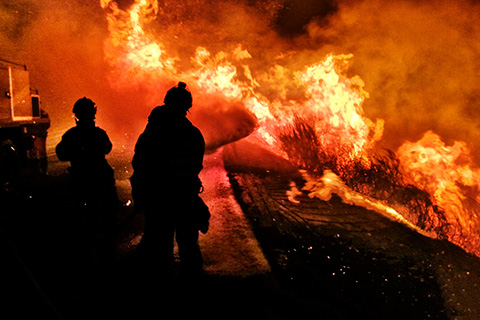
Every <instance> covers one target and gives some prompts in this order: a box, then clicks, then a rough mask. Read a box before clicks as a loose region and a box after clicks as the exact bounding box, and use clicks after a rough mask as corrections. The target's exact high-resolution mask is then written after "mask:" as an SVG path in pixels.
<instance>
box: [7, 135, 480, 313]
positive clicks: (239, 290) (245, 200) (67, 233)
mask: <svg viewBox="0 0 480 320" xmlns="http://www.w3.org/2000/svg"><path fill="white" fill-rule="evenodd" d="M223 156H224V162H225V168H226V169H227V172H228V173H229V179H230V183H231V185H232V188H233V190H234V192H235V195H236V198H237V201H238V202H239V204H240V205H241V207H242V209H243V212H244V214H245V216H246V217H247V219H248V221H249V222H250V223H251V226H252V229H253V231H254V233H255V236H256V238H257V240H258V242H259V244H260V246H261V249H262V251H263V253H264V255H265V257H266V258H267V260H268V263H269V264H270V267H271V272H267V273H262V274H258V275H252V276H244V275H238V276H236V275H234V274H233V275H219V274H205V275H204V276H203V277H201V278H200V279H195V280H192V279H188V278H185V277H182V275H180V274H178V272H175V273H173V274H170V273H155V274H149V273H146V272H145V269H144V268H143V267H142V264H141V263H140V259H139V258H138V257H137V256H136V255H135V252H133V253H132V252H129V253H125V252H121V250H119V249H118V247H119V245H118V244H119V243H121V242H122V241H123V240H124V239H125V238H128V237H130V238H131V237H133V236H134V234H133V235H132V234H125V233H122V232H120V233H118V234H117V237H118V239H117V250H118V252H117V255H116V259H115V260H114V261H113V263H111V264H108V265H106V266H103V267H98V266H97V267H92V266H91V265H88V264H87V265H85V264H83V263H82V262H84V261H82V260H81V259H80V258H79V257H78V254H77V253H76V251H75V250H72V248H74V247H73V246H72V243H74V242H78V239H75V235H74V234H73V233H72V232H71V230H69V229H68V228H65V226H66V225H69V223H71V221H68V218H67V217H68V216H67V215H66V214H65V213H66V212H69V210H70V203H69V198H68V192H67V189H66V188H65V183H66V181H65V179H64V176H61V175H60V176H56V175H49V176H28V178H27V179H25V180H23V182H22V183H21V184H20V185H19V188H18V189H16V191H15V192H8V193H7V192H4V193H2V198H1V201H2V210H1V213H0V231H1V233H0V254H1V256H2V272H1V273H0V281H1V283H0V288H1V290H2V294H3V295H2V296H3V298H2V299H3V300H2V301H1V302H0V305H1V308H0V312H1V316H0V318H1V319H37V318H40V317H42V319H109V318H111V319H115V318H116V319H157V318H163V317H167V316H170V315H171V312H172V311H173V312H174V315H175V316H180V318H181V316H182V315H185V317H186V316H187V315H188V316H189V317H191V313H192V312H193V313H196V314H198V315H200V316H204V317H205V318H210V319H212V318H222V319H243V318H248V319H310V318H315V319H479V318H480V303H479V302H478V297H479V294H480V289H479V285H480V260H479V259H478V258H477V257H474V256H472V255H469V254H467V253H465V252H464V251H463V250H461V249H459V248H458V247H456V246H454V245H452V244H450V243H448V242H446V241H438V240H433V239H429V238H425V237H423V236H421V235H419V234H417V233H415V232H414V231H411V230H410V229H408V228H406V227H404V226H402V225H400V224H398V223H395V222H391V221H389V220H388V219H386V218H384V217H382V216H380V215H379V214H376V213H374V212H371V211H368V210H365V209H363V208H358V207H353V206H349V205H345V204H343V203H341V201H340V200H339V199H338V198H334V199H332V200H331V201H329V202H323V201H320V200H315V199H310V198H308V197H307V196H306V195H302V196H301V197H300V198H299V200H301V203H300V204H295V203H292V202H290V201H288V200H287V197H286V195H285V192H286V190H288V189H289V183H290V181H291V180H292V179H298V176H297V174H296V172H295V171H294V170H293V171H292V170H291V168H290V167H289V166H288V164H285V163H284V162H283V161H282V160H281V159H277V158H276V157H274V156H272V155H270V154H268V153H266V152H264V151H263V150H260V149H258V148H253V147H252V146H251V145H248V143H238V144H236V145H233V146H229V147H225V149H224V151H223ZM255 159H256V160H255ZM131 210H132V208H131V207H126V206H123V207H122V215H123V217H125V216H127V215H128V214H130V213H131V212H132V211H131ZM138 219H139V218H137V220H138ZM131 223H132V222H131ZM133 223H138V221H137V222H133ZM80 242H81V241H80ZM220 245H221V244H220ZM133 251H134V250H133Z"/></svg>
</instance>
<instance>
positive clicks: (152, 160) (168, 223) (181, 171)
mask: <svg viewBox="0 0 480 320" xmlns="http://www.w3.org/2000/svg"><path fill="white" fill-rule="evenodd" d="M191 107H192V95H191V93H190V92H189V91H188V90H187V89H186V84H185V83H183V82H179V83H178V85H177V86H175V87H173V88H171V89H170V90H168V92H167V94H166V95H165V99H164V105H162V106H159V107H156V108H154V109H153V110H152V111H151V113H150V115H149V117H148V123H147V126H146V128H145V130H144V132H143V133H142V134H141V135H140V136H139V138H138V140H137V143H136V145H135V154H134V156H133V159H132V166H133V169H134V173H133V175H132V177H131V179H130V180H131V185H132V196H133V199H134V203H135V206H137V207H139V208H141V210H142V211H143V213H144V216H145V228H144V234H143V237H142V240H141V242H140V245H139V252H140V253H141V255H142V256H143V257H144V258H146V266H147V267H150V268H155V270H165V271H171V270H172V267H173V263H174V257H173V253H174V241H176V243H177V244H178V250H179V257H180V271H181V272H185V274H188V275H190V274H196V273H198V272H201V270H202V265H203V259H202V254H201V251H200V247H199V244H198V237H199V230H200V231H201V232H203V233H206V232H207V230H208V223H209V222H208V220H209V218H210V213H209V212H208V208H207V207H206V206H205V204H204V202H203V201H202V199H201V198H200V197H199V193H200V192H201V189H202V184H201V181H200V179H199V177H198V175H199V173H200V171H201V170H202V168H203V157H204V152H205V141H204V138H203V135H202V133H201V132H200V130H199V129H198V128H196V127H195V126H194V125H193V124H192V123H191V122H190V121H189V120H188V119H187V117H186V115H187V111H188V110H189V109H190V108H191ZM157 267H158V268H159V269H157Z"/></svg>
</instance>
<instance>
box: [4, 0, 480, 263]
mask: <svg viewBox="0 0 480 320" xmlns="http://www.w3.org/2000/svg"><path fill="white" fill-rule="evenodd" d="M22 3H30V2H29V1H28V0H24V1H22ZM334 3H335V4H334ZM19 6H20V5H19ZM30 6H31V7H32V9H31V10H30V11H28V12H27V13H28V14H27V13H26V12H25V11H22V12H21V13H22V14H24V15H27V16H28V17H29V19H28V20H29V21H35V22H33V24H32V25H28V24H27V23H24V24H17V25H18V28H19V30H20V29H21V30H24V33H25V34H26V35H28V36H25V37H24V39H21V40H22V41H25V42H26V43H27V44H29V45H25V46H24V51H25V50H27V49H28V48H33V47H35V48H37V47H42V46H40V45H39V44H40V43H41V42H40V41H48V45H47V46H45V47H49V48H50V47H53V48H56V49H59V50H57V51H58V52H62V53H67V54H65V55H64V56H62V59H59V60H58V62H59V63H60V66H59V67H56V68H55V69H59V68H60V69H62V70H66V71H65V72H64V74H63V73H62V74H60V75H59V74H58V72H56V73H55V72H53V71H51V70H53V68H50V69H48V64H44V63H43V61H50V60H53V58H52V57H53V53H52V52H54V51H55V50H51V49H49V50H47V51H46V52H43V51H39V53H38V54H40V55H41V56H40V57H39V58H36V59H38V60H39V61H42V63H39V62H38V61H37V63H36V64H35V62H36V61H33V62H30V61H27V63H29V64H30V65H33V66H34V67H35V66H36V67H37V68H38V69H40V70H44V71H45V70H47V69H48V70H47V72H44V74H46V76H45V78H46V80H45V81H44V83H47V86H51V88H45V89H42V88H40V89H41V91H42V92H47V93H48V92H57V91H61V90H58V88H60V87H61V88H65V85H64V84H63V83H61V82H64V83H68V84H69V86H67V87H66V90H63V91H64V92H68V94H69V95H73V94H76V95H78V96H74V97H69V99H70V100H71V101H74V100H75V99H76V98H78V97H80V96H84V95H88V96H92V98H93V99H94V100H95V101H96V102H97V104H98V105H99V106H100V109H101V108H102V106H103V107H104V108H103V110H107V111H112V110H115V115H111V116H109V117H105V118H103V117H102V111H101V110H100V112H99V119H98V120H99V121H102V120H103V121H104V122H111V123H109V125H110V126H111V127H114V128H116V129H113V131H116V132H120V134H119V133H114V134H113V136H114V137H115V138H114V140H117V141H120V140H122V139H124V137H120V136H121V135H122V134H125V128H126V127H128V128H129V129H130V130H131V131H132V132H128V137H127V140H128V139H130V140H132V141H133V140H135V139H134V138H132V137H134V136H135V134H137V133H138V132H140V131H141V130H142V129H143V126H144V123H145V119H146V116H147V114H148V112H149V111H150V110H151V109H152V108H153V107H154V106H155V105H157V104H159V103H161V101H162V99H163V93H164V92H165V91H166V89H168V88H169V87H171V86H172V85H173V84H175V83H177V82H178V80H179V79H180V80H182V81H184V82H186V83H187V84H188V85H189V89H190V90H191V91H192V93H193V96H194V107H193V109H192V113H191V114H190V115H189V117H190V118H191V119H192V121H193V122H195V123H196V124H197V125H198V127H199V128H200V129H201V130H202V132H203V133H204V135H205V138H206V140H207V144H208V146H209V148H210V149H211V150H215V149H216V148H219V147H221V146H222V145H225V144H227V143H230V142H233V141H235V140H238V139H242V138H245V137H248V139H249V140H250V141H252V142H255V143H257V144H259V145H261V146H262V147H264V148H266V149H268V150H270V151H272V152H274V153H276V154H277V155H279V156H281V157H284V158H286V159H288V160H289V161H291V162H293V163H295V164H296V165H297V166H298V168H299V169H300V170H303V172H304V177H305V180H306V181H305V185H304V187H305V188H306V189H305V190H303V191H304V192H305V191H306V192H309V194H310V195H311V196H320V197H326V198H328V194H329V193H332V192H334V193H340V194H342V195H343V197H344V201H352V202H353V203H355V204H360V205H364V206H367V207H369V208H372V209H374V210H377V211H380V212H382V213H383V214H385V215H388V216H389V217H391V218H393V219H396V220H399V221H400V222H402V223H405V224H407V225H408V226H409V227H411V228H414V229H415V230H417V231H419V232H422V233H423V234H426V235H428V236H431V237H438V238H446V239H448V240H449V241H451V242H453V243H455V244H457V245H459V246H460V247H462V248H463V249H465V250H466V251H468V252H471V253H474V254H476V255H477V256H480V220H479V217H478V212H480V211H479V209H480V208H479V205H478V203H479V200H480V199H479V197H480V193H479V185H480V180H479V179H480V173H479V171H478V169H476V168H477V167H478V166H477V165H476V163H478V161H479V159H480V152H479V151H478V150H480V148H479V147H480V145H479V143H480V142H479V141H480V139H478V130H477V129H478V126H480V120H478V117H477V116H476V115H477V114H478V110H480V104H479V102H478V101H479V99H478V92H479V88H478V84H477V83H478V81H476V78H477V76H478V74H479V73H480V63H479V62H478V61H480V59H478V57H479V55H480V47H479V45H478V41H476V39H477V38H478V36H479V35H480V27H479V24H478V23H476V22H478V20H479V19H480V8H479V5H478V4H476V3H474V2H473V1H470V0H462V1H458V2H455V3H453V2H451V1H447V0H445V1H443V0H442V1H409V0H404V1H395V2H391V3H388V4H387V3H385V2H382V1H378V0H365V1H335V2H333V1H331V2H329V1H326V2H325V4H323V5H321V6H322V9H321V10H325V12H323V11H322V12H315V14H316V16H312V17H310V18H311V19H308V21H304V22H299V26H297V27H298V28H297V29H295V30H293V29H292V28H294V26H295V24H294V23H290V24H289V23H284V24H283V25H282V26H279V23H280V22H281V21H283V22H285V20H288V16H289V14H293V13H294V10H290V11H289V7H295V2H294V1H287V0H284V1H274V0H271V1H228V0H226V1H221V3H220V4H219V3H217V2H211V1H206V0H195V1H190V2H188V4H183V3H180V2H178V1H170V0H163V1H158V0H124V1H120V0H119V1H113V0H95V1H93V0H92V1H91V4H90V5H80V4H70V5H69V6H71V7H73V9H76V10H77V11H78V10H80V13H79V14H78V17H77V18H75V19H73V18H71V15H70V14H68V11H69V9H68V8H67V7H68V6H65V7H64V6H62V5H60V4H58V3H57V5H56V6H52V8H48V10H46V9H45V10H42V8H41V5H39V4H36V5H33V2H32V3H30ZM89 6H91V7H94V8H95V10H93V11H94V12H95V15H94V17H95V18H96V19H95V20H102V21H103V22H102V23H104V25H102V26H96V27H95V28H85V29H88V30H91V31H88V32H89V33H88V34H87V36H88V37H85V36H82V40H79V39H78V38H76V37H73V36H72V35H74V34H77V33H78V32H77V31H78V30H81V29H82V28H84V25H85V23H82V22H83V21H84V20H86V21H90V22H88V23H89V25H88V26H90V27H92V24H93V22H91V20H92V19H91V17H92V16H91V15H89V14H87V13H89V8H90V7H89ZM10 7H11V8H14V5H12V6H10ZM10 7H8V8H7V7H6V6H4V7H3V10H2V12H0V13H3V15H5V16H7V17H10V16H12V15H11V14H10V15H7V14H5V12H13V11H14V10H13V9H11V8H10ZM23 7H27V6H23ZM60 7H61V8H60ZM5 8H6V9H5ZM319 8H320V5H319ZM7 9H8V10H10V11H8V10H7ZM70 9H71V8H70ZM73 9H72V10H73ZM319 10H320V9H319ZM321 10H320V11H321ZM17 13H18V12H17ZM50 14H51V15H52V16H50ZM34 15H38V16H39V17H40V18H37V20H35V19H33V17H32V16H34ZM87 16H88V17H89V18H90V20H88V19H84V18H85V17H87ZM30 18H32V19H30ZM50 20H54V21H55V22H56V23H57V24H60V25H61V26H63V28H57V27H56V26H57V24H55V28H53V27H51V25H52V24H48V23H46V22H49V21H50ZM50 22H51V21H50ZM45 25H49V26H50V27H44V26H45ZM20 27H21V28H20ZM35 27H37V28H38V30H43V32H42V31H35V30H36V28H35ZM42 28H43V29H42ZM45 28H46V29H45ZM59 30H66V31H63V33H60V31H59ZM7 31H8V32H2V36H3V37H7V36H8V34H10V33H12V32H13V31H12V30H10V29H8V30H7ZM102 32H103V33H102ZM46 34H48V35H49V36H48V37H46V38H45V35H46ZM7 38H8V39H6V40H5V43H9V44H10V43H14V42H15V40H12V37H7ZM85 38H88V39H89V43H90V44H92V45H91V46H85V43H83V42H82V41H84V40H83V39H85ZM35 39H42V40H36V41H35ZM45 39H46V40H45ZM17 41H18V39H17ZM62 41H64V42H62ZM99 43H101V44H103V48H102V49H103V50H101V51H102V52H101V56H99V53H98V52H97V51H99V50H98V48H99V46H98V44H99ZM12 47H13V46H12ZM78 48H82V49H80V50H78ZM84 48H88V49H87V50H85V49H84ZM82 50H83V51H82ZM31 51H33V50H31ZM12 52H13V50H12ZM15 52H16V51H15ZM12 54H13V53H12ZM92 56H93V57H94V59H92ZM13 60H15V59H13ZM22 60H26V59H22ZM62 61H65V65H61V63H62ZM56 62H57V61H56ZM74 62H77V63H76V64H75V63H74ZM78 62H80V63H78ZM78 65H80V66H84V67H82V68H79V67H77V66H78ZM62 66H63V68H62ZM75 67H77V68H79V69H78V70H77V69H75ZM42 68H44V69H42ZM80 69H81V70H80ZM90 69H95V70H96V71H95V72H94V73H93V74H89V72H87V71H86V70H90ZM39 73H41V72H37V74H39ZM356 74H359V75H360V76H357V75H356ZM89 77H90V78H92V81H88V79H89ZM79 78H82V79H83V78H85V79H86V80H85V83H81V82H80V81H79V80H75V81H77V82H71V81H67V80H70V79H79ZM93 78H95V79H93ZM52 79H55V80H52ZM62 80H65V81H62ZM72 81H73V80H72ZM78 88H81V89H82V90H81V92H80V90H79V89H78ZM367 88H368V90H367ZM52 95H54V94H53V93H52ZM95 96H97V97H98V98H96V97H95ZM57 98H58V97H57ZM44 99H46V100H47V101H48V99H49V97H48V94H47V95H46V97H45V98H44ZM59 99H60V100H62V103H63V104H66V105H70V104H68V103H65V100H67V99H64V98H59ZM64 109H65V108H64ZM47 111H48V112H49V114H51V115H52V123H53V125H52V126H53V127H54V126H55V125H56V124H55V123H58V122H59V121H60V120H59V121H56V120H57V118H58V119H60V118H62V119H63V118H65V116H64V115H62V116H58V114H57V113H59V112H55V111H54V110H48V108H47ZM107 111H106V112H107ZM67 113H69V112H67ZM104 119H105V120H104ZM107 127H108V126H107ZM408 140H410V141H408ZM461 140H463V141H468V143H466V142H462V141H461ZM405 141H407V142H405ZM52 143H54V142H52ZM337 178H338V179H337ZM328 184H330V187H331V188H329V186H328ZM322 190H323V191H325V190H327V191H328V190H329V191H328V192H326V193H325V194H322V192H321V191H322ZM297 192H298V191H297ZM293 194H295V192H293ZM292 200H295V199H294V197H292Z"/></svg>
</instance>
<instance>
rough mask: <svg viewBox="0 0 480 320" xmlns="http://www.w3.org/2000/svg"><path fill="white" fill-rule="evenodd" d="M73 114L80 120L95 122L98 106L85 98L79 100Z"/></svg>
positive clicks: (74, 106)
mask: <svg viewBox="0 0 480 320" xmlns="http://www.w3.org/2000/svg"><path fill="white" fill-rule="evenodd" d="M73 113H74V114H75V117H76V118H77V119H79V120H93V119H95V114H96V113H97V106H96V105H95V102H93V101H92V100H90V99H88V98H87V97H83V98H81V99H78V100H77V102H75V104H74V105H73Z"/></svg>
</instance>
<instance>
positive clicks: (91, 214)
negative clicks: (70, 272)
mask: <svg viewBox="0 0 480 320" xmlns="http://www.w3.org/2000/svg"><path fill="white" fill-rule="evenodd" d="M96 111H97V107H96V105H95V103H94V102H93V101H92V100H90V99H88V98H86V97H85V98H82V99H79V100H78V101H77V102H76V103H75V105H74V107H73V113H74V115H75V122H76V126H75V127H73V128H71V129H69V130H68V131H67V132H66V133H65V134H64V135H63V136H62V140H61V141H60V143H59V144H58V145H57V146H56V153H57V157H58V159H59V160H60V161H69V162H70V164H71V166H70V168H68V171H69V175H70V187H71V191H72V199H73V203H74V214H73V216H72V217H71V220H72V221H71V226H70V227H71V228H72V231H73V233H72V234H73V236H74V237H77V239H76V245H78V246H79V247H80V248H81V249H79V251H83V253H84V256H85V255H86V256H87V257H86V258H87V259H86V260H89V261H90V262H93V263H97V262H100V260H103V259H104V258H106V257H109V256H110V255H111V254H112V250H113V248H112V246H113V244H112V243H113V228H114V225H115V222H116V221H115V219H116V214H117V209H118V197H117V192H116V187H115V177H114V171H113V169H112V167H111V166H110V165H109V164H108V162H107V160H106V158H105V156H106V155H107V154H108V153H109V152H110V151H111V150H112V143H111V141H110V139H109V137H108V135H107V133H106V132H105V130H103V129H101V128H99V127H97V126H96V125H95V114H96Z"/></svg>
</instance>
